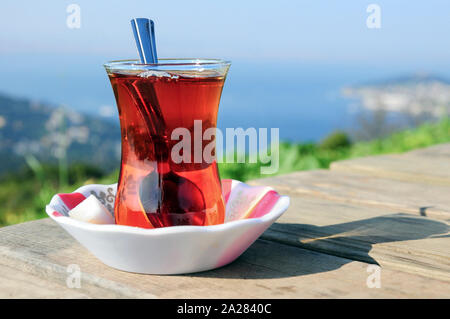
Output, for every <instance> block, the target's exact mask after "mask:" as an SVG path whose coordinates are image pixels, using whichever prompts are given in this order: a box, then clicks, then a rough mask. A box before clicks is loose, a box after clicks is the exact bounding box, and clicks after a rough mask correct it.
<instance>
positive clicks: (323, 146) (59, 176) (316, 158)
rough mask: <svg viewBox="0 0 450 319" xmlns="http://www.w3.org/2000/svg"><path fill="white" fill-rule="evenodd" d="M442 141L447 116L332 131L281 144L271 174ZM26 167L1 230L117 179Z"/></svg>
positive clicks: (0, 187)
mask: <svg viewBox="0 0 450 319" xmlns="http://www.w3.org/2000/svg"><path fill="white" fill-rule="evenodd" d="M445 142H450V119H449V118H448V117H445V118H443V119H441V120H440V121H439V122H436V123H424V124H421V125H420V126H418V127H416V128H411V129H407V130H403V131H399V132H396V133H392V134H391V135H389V136H387V137H383V138H378V139H373V140H370V141H359V142H352V139H351V138H350V136H349V135H348V134H347V133H345V132H343V131H336V132H334V133H332V134H330V135H329V136H328V137H326V138H325V139H323V140H322V141H321V142H320V143H303V144H294V143H286V142H284V143H281V144H280V148H279V150H280V153H279V158H280V164H279V170H278V172H277V173H276V174H286V173H289V172H292V171H301V170H311V169H325V168H328V167H329V166H330V163H331V162H333V161H337V160H342V159H347V158H352V157H362V156H368V155H378V154H386V153H401V152H405V151H409V150H412V149H415V148H421V147H426V146H430V145H433V144H438V143H445ZM26 163H27V167H26V168H24V169H23V170H21V171H19V172H15V173H9V174H6V175H4V176H3V177H2V178H1V180H0V201H1V203H2V205H1V206H0V226H5V225H10V224H15V223H20V222H24V221H28V220H33V219H38V218H43V217H45V216H46V214H45V211H44V207H45V205H46V204H47V203H48V202H49V201H50V199H51V197H52V196H53V195H54V194H56V193H64V192H72V191H73V190H75V189H76V188H78V187H80V186H82V185H85V184H92V183H100V184H112V183H115V182H117V178H118V171H117V170H114V171H112V172H111V171H104V170H102V168H100V167H98V166H93V165H88V164H83V163H74V164H70V165H67V166H66V165H65V164H64V162H60V163H59V164H41V163H40V162H39V161H38V160H37V159H36V158H34V157H33V156H28V157H27V158H26ZM262 165H264V166H266V165H268V164H262V163H260V162H258V163H253V164H252V163H247V161H246V163H243V164H239V163H234V164H231V163H221V164H219V169H220V175H221V178H233V179H238V180H241V181H247V180H250V179H256V178H260V177H266V176H268V175H261V174H260V167H261V166H262Z"/></svg>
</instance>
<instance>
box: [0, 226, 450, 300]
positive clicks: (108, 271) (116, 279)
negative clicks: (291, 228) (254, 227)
mask: <svg viewBox="0 0 450 319" xmlns="http://www.w3.org/2000/svg"><path fill="white" fill-rule="evenodd" d="M0 250H1V254H0V267H2V268H1V269H3V270H5V269H6V270H5V271H6V272H7V276H6V279H5V276H2V277H0V291H3V293H2V296H5V297H8V296H12V294H14V290H13V291H12V290H11V289H17V290H16V291H22V292H23V291H28V293H27V295H26V296H27V297H30V296H39V297H49V296H51V297H53V296H54V295H55V294H57V295H58V296H59V297H77V295H76V294H80V297H85V296H88V297H107V296H116V297H124V298H129V297H166V298H214V297H216V298H237V297H239V298H300V297H303V298H324V297H330V298H353V297H355V298H361V297H367V298H394V297H395V298H411V297H412V298H415V297H424V298H433V297H435V298H436V297H440V298H442V297H450V293H449V292H450V285H449V283H447V282H444V281H440V280H435V279H430V278H427V277H424V276H418V275H411V274H409V273H405V272H402V271H397V270H391V269H389V268H386V269H385V268H382V270H381V288H369V287H368V286H367V278H368V276H369V275H370V273H368V271H367V270H368V268H367V267H368V264H367V263H363V262H358V261H352V260H349V259H346V258H340V257H335V256H331V255H327V254H323V253H319V252H315V251H311V250H306V249H302V248H298V247H293V246H289V245H284V244H279V243H274V242H270V241H266V240H258V241H256V242H255V243H254V244H253V245H252V246H251V247H250V248H249V250H247V251H246V252H245V253H244V254H243V255H242V256H241V257H240V258H239V259H238V260H237V261H235V262H234V263H232V264H230V265H228V266H225V267H222V268H220V269H217V270H213V271H208V272H203V273H198V274H192V275H182V276H153V275H140V274H132V273H126V272H122V271H118V270H114V269H112V268H109V267H107V266H105V265H103V264H102V263H101V262H99V261H98V260H97V259H95V257H93V256H92V255H90V253H89V252H87V251H86V250H85V249H84V248H83V247H81V246H80V245H79V244H78V243H77V242H76V241H75V240H74V239H72V238H71V237H70V236H69V235H68V234H67V233H65V232H64V230H63V229H61V228H60V227H59V226H58V225H56V224H55V223H54V222H53V221H51V220H49V219H44V220H40V221H33V222H28V223H24V224H19V225H15V226H9V227H4V228H2V229H0ZM69 264H78V265H79V267H80V269H81V272H82V281H81V289H76V291H74V289H70V288H65V289H64V283H65V280H66V273H65V269H66V268H67V266H68V265H69ZM30 276H31V277H30ZM11 278H13V279H14V278H18V280H17V282H13V283H12V281H11ZM22 278H23V279H22ZM35 278H38V279H37V280H38V281H37V282H38V283H37V284H36V283H35V282H34V280H35ZM28 280H30V281H33V282H29V281H28ZM39 281H41V282H42V281H43V282H44V284H39ZM15 285H17V287H16V288H12V286H15ZM40 286H43V287H44V288H45V287H48V289H51V287H58V289H55V291H54V293H50V292H48V295H47V292H46V290H45V289H40V288H39V287H40ZM48 289H47V290H48ZM19 296H20V293H19Z"/></svg>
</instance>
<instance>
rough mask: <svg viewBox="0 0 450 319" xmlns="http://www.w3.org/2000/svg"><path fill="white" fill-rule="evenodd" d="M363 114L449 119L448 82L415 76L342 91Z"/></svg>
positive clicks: (424, 74) (436, 78)
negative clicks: (355, 103)
mask: <svg viewBox="0 0 450 319" xmlns="http://www.w3.org/2000/svg"><path fill="white" fill-rule="evenodd" d="M343 95H344V96H347V97H351V98H356V99H357V100H359V101H360V105H361V106H362V107H363V108H364V109H366V110H372V111H377V110H383V111H388V112H399V113H405V114H408V115H410V116H413V117H425V118H428V119H429V118H435V119H436V118H441V117H443V116H448V115H450V82H449V81H448V80H447V79H444V78H442V77H440V76H437V75H433V74H427V73H417V74H413V75H408V76H401V77H398V78H393V79H387V80H384V81H377V82H372V83H368V84H364V85H359V86H354V87H350V88H345V89H344V90H343Z"/></svg>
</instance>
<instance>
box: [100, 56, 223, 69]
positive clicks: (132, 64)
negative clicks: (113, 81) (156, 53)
mask: <svg viewBox="0 0 450 319" xmlns="http://www.w3.org/2000/svg"><path fill="white" fill-rule="evenodd" d="M230 65H231V61H228V60H223V59H210V58H163V59H158V63H140V60H139V59H124V60H113V61H108V62H106V63H104V64H103V66H104V67H105V68H107V69H116V68H119V69H123V68H126V69H128V68H130V69H139V68H146V67H180V66H181V67H183V66H184V67H202V66H206V67H208V68H211V67H224V66H225V67H226V66H230Z"/></svg>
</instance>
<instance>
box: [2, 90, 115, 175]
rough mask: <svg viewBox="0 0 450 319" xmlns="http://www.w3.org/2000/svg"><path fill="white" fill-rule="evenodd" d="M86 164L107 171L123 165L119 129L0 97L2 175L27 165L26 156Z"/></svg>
mask: <svg viewBox="0 0 450 319" xmlns="http://www.w3.org/2000/svg"><path fill="white" fill-rule="evenodd" d="M65 153H66V157H67V159H68V161H69V162H86V163H90V164H94V165H99V166H100V167H102V168H103V169H105V170H109V169H112V168H115V167H117V165H118V164H119V161H120V129H119V125H118V123H117V124H114V123H111V122H110V121H106V120H103V119H101V118H97V117H94V116H91V115H85V114H81V113H77V112H74V111H73V110H69V109H64V108H56V107H53V106H50V105H44V104H41V103H36V102H31V101H29V100H26V99H19V98H14V97H9V96H6V95H3V94H0V163H1V165H0V175H3V174H4V173H5V172H9V171H11V170H17V169H20V168H21V167H23V166H24V165H25V160H24V158H25V156H27V155H33V156H35V157H36V158H38V159H39V160H41V161H44V162H56V161H57V159H58V157H61V156H64V154H65Z"/></svg>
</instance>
